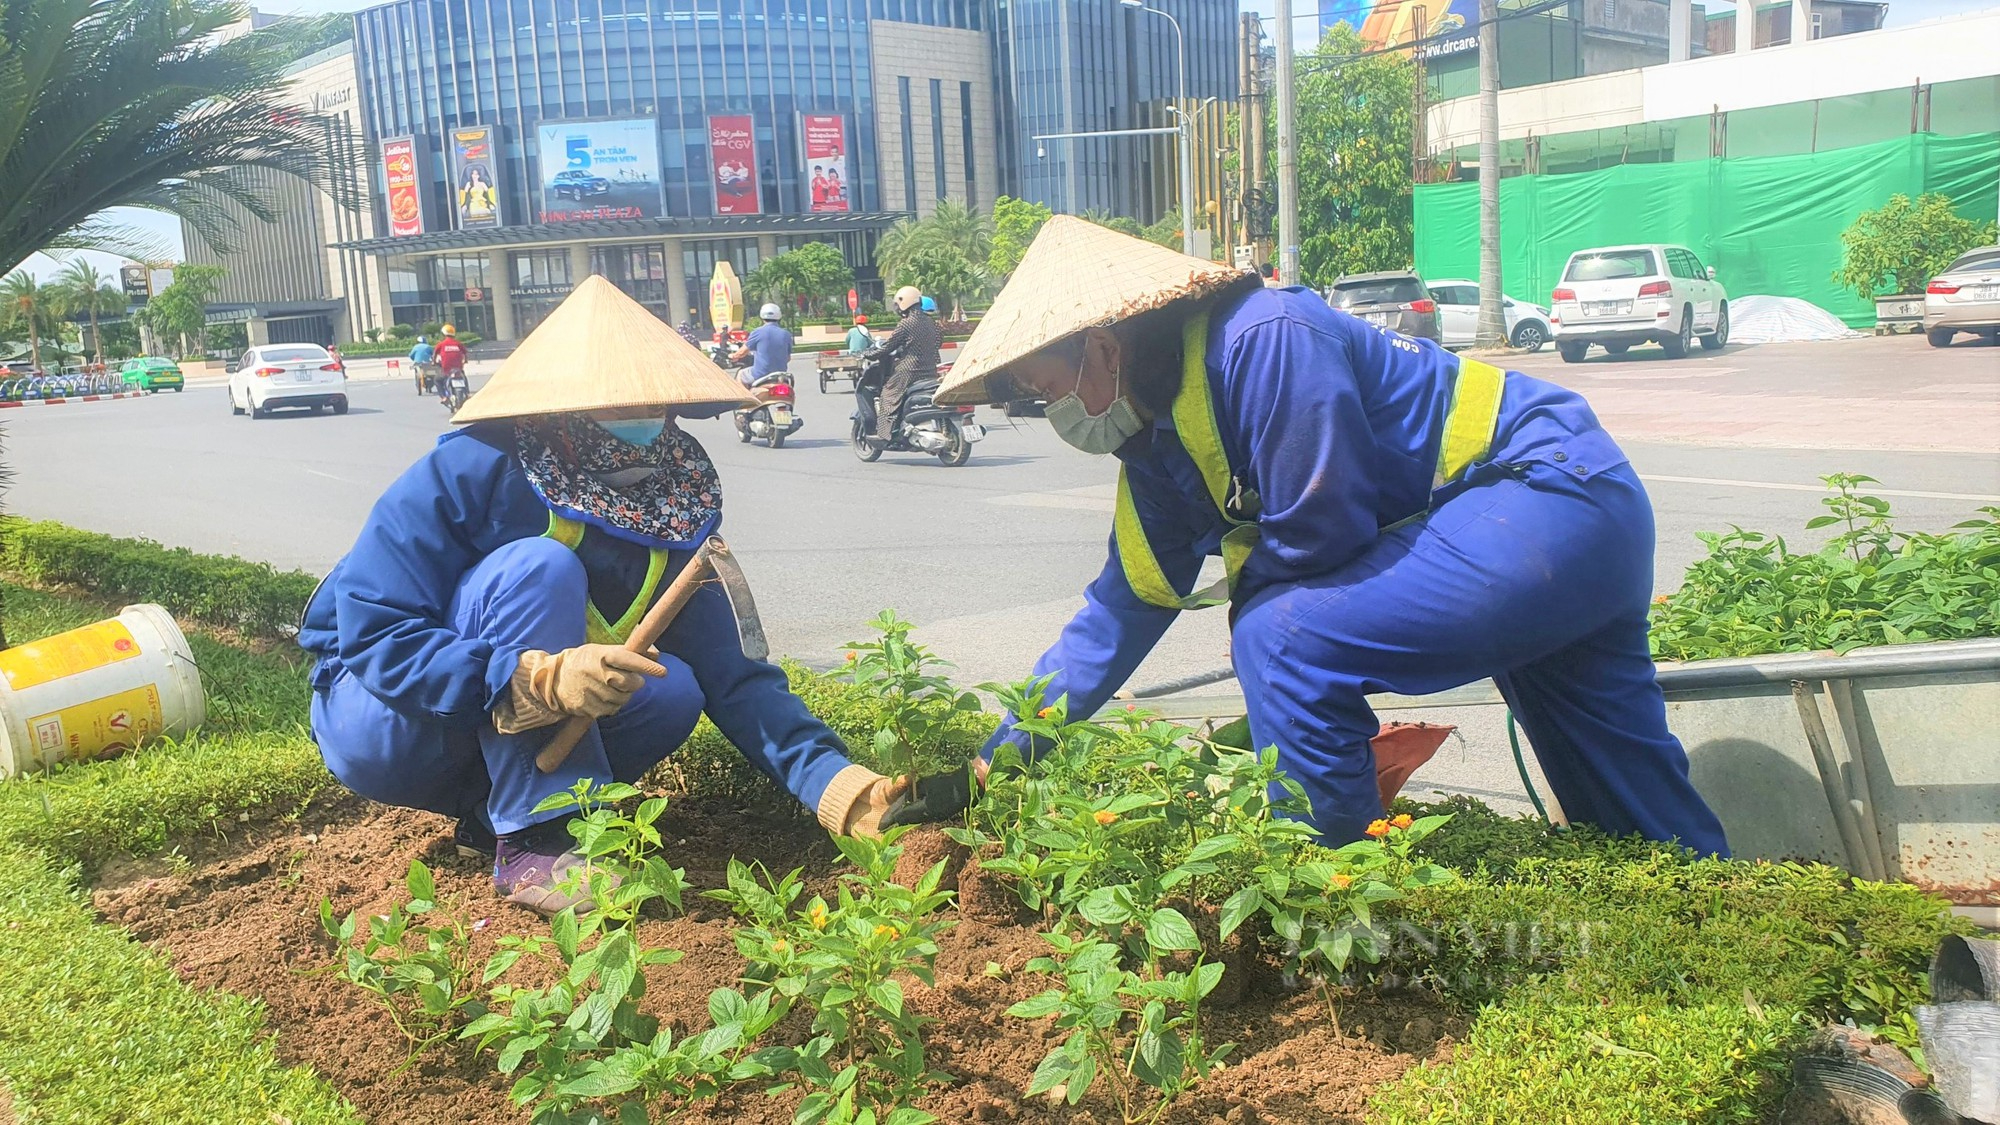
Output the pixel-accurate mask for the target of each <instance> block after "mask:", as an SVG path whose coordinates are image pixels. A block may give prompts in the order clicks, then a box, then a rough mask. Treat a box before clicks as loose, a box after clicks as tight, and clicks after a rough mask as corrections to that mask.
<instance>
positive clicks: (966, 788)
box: [882, 763, 979, 828]
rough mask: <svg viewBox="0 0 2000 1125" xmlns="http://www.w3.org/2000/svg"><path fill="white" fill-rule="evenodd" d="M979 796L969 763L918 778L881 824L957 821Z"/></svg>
mask: <svg viewBox="0 0 2000 1125" xmlns="http://www.w3.org/2000/svg"><path fill="white" fill-rule="evenodd" d="M978 799H979V782H977V781H975V780H974V779H973V776H972V766H971V765H970V764H969V763H968V764H966V765H963V766H960V767H959V768H957V769H955V770H952V771H951V772H950V773H938V774H932V775H930V776H929V777H920V778H918V779H917V783H916V784H915V785H913V786H911V787H910V796H909V799H908V800H906V801H904V802H903V804H902V807H901V808H898V809H897V810H896V811H894V812H892V813H890V814H889V815H888V816H886V817H884V818H882V827H884V828H891V827H894V826H895V825H898V824H929V823H934V822H936V821H940V820H955V819H957V818H958V816H959V815H960V814H961V813H963V812H965V810H966V809H968V808H971V807H972V802H974V801H976V800H978Z"/></svg>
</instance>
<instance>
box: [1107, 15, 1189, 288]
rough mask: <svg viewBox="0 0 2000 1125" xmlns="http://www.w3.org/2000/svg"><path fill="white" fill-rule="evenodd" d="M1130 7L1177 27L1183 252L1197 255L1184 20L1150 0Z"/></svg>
mask: <svg viewBox="0 0 2000 1125" xmlns="http://www.w3.org/2000/svg"><path fill="white" fill-rule="evenodd" d="M1118 2H1119V3H1120V4H1122V5H1124V6H1125V7H1127V8H1133V9H1136V10H1138V11H1141V12H1151V13H1152V14H1154V15H1156V16H1159V17H1160V18H1162V19H1164V20H1166V21H1167V22H1168V23H1170V24H1173V25H1174V47H1175V50H1176V52H1177V54H1178V55H1179V58H1180V97H1179V98H1178V99H1177V101H1176V103H1175V105H1174V106H1173V112H1174V116H1175V117H1176V118H1178V121H1177V123H1176V127H1175V132H1176V133H1177V134H1178V136H1177V138H1176V141H1177V143H1178V144H1179V145H1180V150H1181V152H1180V156H1181V160H1180V165H1181V253H1183V254H1192V253H1194V118H1193V117H1191V116H1189V114H1188V112H1187V109H1186V106H1187V36H1186V35H1184V34H1182V32H1181V21H1179V20H1177V19H1175V18H1174V17H1173V14H1172V13H1170V12H1165V11H1162V10H1160V9H1159V8H1153V7H1148V6H1147V4H1146V0H1118Z"/></svg>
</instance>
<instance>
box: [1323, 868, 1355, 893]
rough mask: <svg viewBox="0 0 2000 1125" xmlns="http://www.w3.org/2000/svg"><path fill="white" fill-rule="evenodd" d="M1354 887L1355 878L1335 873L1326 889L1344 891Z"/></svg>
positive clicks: (1327, 883)
mask: <svg viewBox="0 0 2000 1125" xmlns="http://www.w3.org/2000/svg"><path fill="white" fill-rule="evenodd" d="M1353 885H1354V876H1352V875H1343V874H1341V873H1340V872H1338V871H1336V872H1334V873H1333V878H1331V879H1328V880H1327V881H1326V889H1327V890H1328V891H1344V890H1346V889H1347V888H1349V887H1351V886H1353Z"/></svg>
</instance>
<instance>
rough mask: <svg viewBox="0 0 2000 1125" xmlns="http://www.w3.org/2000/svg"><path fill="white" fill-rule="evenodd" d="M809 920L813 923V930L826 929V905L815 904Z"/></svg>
mask: <svg viewBox="0 0 2000 1125" xmlns="http://www.w3.org/2000/svg"><path fill="white" fill-rule="evenodd" d="M809 920H810V921H811V922H812V926H813V929H815V930H824V929H826V904H825V903H823V902H815V903H813V905H812V912H811V915H810V919H809Z"/></svg>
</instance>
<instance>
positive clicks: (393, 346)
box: [340, 332, 484, 359]
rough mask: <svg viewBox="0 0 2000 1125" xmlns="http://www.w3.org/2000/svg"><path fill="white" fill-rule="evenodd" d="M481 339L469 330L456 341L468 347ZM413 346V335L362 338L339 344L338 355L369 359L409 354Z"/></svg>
mask: <svg viewBox="0 0 2000 1125" xmlns="http://www.w3.org/2000/svg"><path fill="white" fill-rule="evenodd" d="M482 339H484V337H481V336H476V335H474V334H472V333H470V332H465V333H461V334H460V335H459V337H458V342H459V343H461V344H464V345H465V346H466V347H468V348H469V347H471V346H473V345H474V344H477V343H479V342H480V341H481V340H482ZM431 343H433V344H435V343H437V338H436V337H431ZM415 346H416V338H415V337H414V336H400V337H392V338H390V339H387V340H379V341H375V342H372V343H371V342H368V341H364V340H355V341H351V342H349V343H345V344H342V345H340V356H341V358H342V359H371V358H375V357H379V356H406V355H409V354H410V349H411V348H413V347H415Z"/></svg>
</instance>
